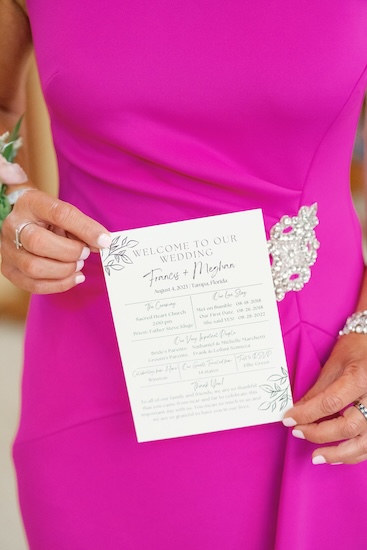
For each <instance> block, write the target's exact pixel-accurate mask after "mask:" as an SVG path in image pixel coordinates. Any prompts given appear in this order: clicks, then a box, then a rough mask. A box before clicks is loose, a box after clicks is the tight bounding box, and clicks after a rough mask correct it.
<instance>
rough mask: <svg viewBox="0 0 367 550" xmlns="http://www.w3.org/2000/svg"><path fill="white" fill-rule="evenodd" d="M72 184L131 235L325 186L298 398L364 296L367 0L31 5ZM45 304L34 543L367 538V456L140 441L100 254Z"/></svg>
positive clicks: (292, 545) (193, 545)
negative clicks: (353, 187)
mask: <svg viewBox="0 0 367 550" xmlns="http://www.w3.org/2000/svg"><path fill="white" fill-rule="evenodd" d="M27 4H28V9H29V13H30V19H31V24H32V31H33V38H34V42H35V48H36V55H37V59H38V64H39V68H40V74H41V81H42V86H43V89H44V93H45V97H46V100H47V103H48V107H49V110H50V116H51V123H52V129H53V135H54V140H55V146H56V151H57V156H58V162H59V169H60V195H61V197H62V198H63V199H64V200H66V201H70V202H71V203H73V204H75V205H76V206H78V207H79V208H81V209H82V210H83V211H84V212H86V213H87V214H89V215H90V216H92V217H94V218H95V219H97V220H98V221H100V222H102V223H103V224H105V225H106V226H107V228H108V229H110V230H121V229H127V228H132V227H138V226H145V225H151V224H159V223H164V222H171V221H176V220H183V219H188V218H194V217H200V216H208V215H212V214H219V213H224V212H232V211H237V210H244V209H250V208H258V207H261V208H262V209H263V211H264V216H265V222H266V228H267V230H269V228H270V227H271V226H272V225H273V224H274V223H275V222H276V221H277V220H278V219H279V218H280V217H281V216H282V215H283V214H289V215H295V214H297V212H298V209H299V207H300V206H301V205H311V204H313V203H314V202H317V203H318V215H319V219H320V225H319V226H318V228H317V236H318V239H319V240H320V242H321V248H320V250H319V257H318V260H317V262H316V264H315V265H314V267H313V268H312V278H311V281H310V282H309V283H308V284H307V286H306V287H305V288H304V289H303V290H302V291H301V292H300V293H289V294H288V295H287V296H286V297H285V299H284V301H282V302H281V303H280V304H279V311H280V316H281V323H282V330H283V335H284V341H285V346H286V352H287V359H288V365H289V369H290V373H291V378H292V387H293V392H294V397H295V399H299V398H300V397H301V396H302V395H303V393H304V392H305V391H306V390H307V389H308V388H309V387H310V386H311V384H312V383H313V382H314V381H315V380H316V378H317V376H318V373H319V370H320V367H321V365H322V364H323V362H324V361H325V359H326V358H327V357H328V354H329V352H330V349H331V348H332V346H333V344H334V342H335V338H336V335H337V332H338V330H339V328H340V327H341V326H342V325H343V323H344V320H345V318H346V317H347V315H348V314H349V313H351V312H352V311H353V310H354V308H355V305H356V300H357V295H358V289H359V285H360V281H361V277H362V271H363V261H362V253H361V235H360V228H359V225H358V222H357V219H356V215H355V212H354V209H353V206H352V203H351V198H350V192H349V166H350V159H351V152H352V147H353V140H354V136H355V130H356V124H357V120H358V116H359V112H360V108H361V104H362V99H363V94H364V91H365V88H366V83H367V32H366V28H367V2H366V1H365V0H323V1H321V2H320V0H299V1H297V2H295V1H294V0H270V1H269V0H251V1H250V0H230V1H229V2H224V1H223V0H210V1H208V0H182V1H181V0H126V1H121V0H109V1H108V2H104V3H102V2H100V1H99V0H88V2H80V1H79V2H75V0H60V1H57V2H50V1H49V0H28V2H27ZM84 272H85V275H86V282H85V283H84V284H83V285H80V286H78V287H77V288H75V289H73V290H72V291H70V292H67V293H65V294H62V295H54V296H35V297H34V298H33V299H32V304H31V309H30V314H29V320H28V329H27V338H26V347H25V369H24V378H23V390H22V391H23V401H22V413H21V420H20V426H19V432H18V434H17V438H16V441H15V445H14V458H15V464H16V469H17V474H18V481H19V495H20V504H21V508H22V513H23V518H24V522H25V527H26V531H27V535H28V538H29V543H30V548H31V549H32V550H51V549H52V550H100V549H101V548H104V549H108V550H110V549H111V550H116V549H123V550H139V549H141V550H142V549H146V550H172V549H175V550H188V549H190V550H199V549H200V550H201V549H203V548H207V549H211V550H215V549H218V550H223V549H226V550H273V549H275V550H294V549H297V550H310V549H312V550H314V549H317V548H334V549H342V548H343V549H344V548H356V547H359V548H361V547H364V546H365V540H366V535H365V533H364V529H363V525H364V524H365V510H366V506H367V491H366V482H367V464H366V463H364V464H359V465H356V466H329V465H320V466H313V465H312V464H311V452H312V450H313V448H314V446H313V445H311V444H310V443H308V442H305V441H301V440H298V439H295V438H293V437H292V435H291V434H290V431H289V430H287V429H286V428H284V427H283V426H282V425H281V424H280V423H277V424H273V425H268V426H259V427H255V428H246V429H238V430H232V431H227V432H221V433H213V434H206V435H200V436H195V437H186V438H181V439H176V440H169V441H161V442H154V443H146V444H137V442H136V438H135V434H134V429H133V423H132V418H131V412H130V407H129V403H128V398H127V393H126V388H125V384H124V378H123V372H122V369H121V363H120V359H119V354H118V351H117V345H116V340H115V334H114V329H113V325H112V320H111V314H110V309H109V305H108V300H107V296H106V289H105V285H104V282H103V276H102V270H101V266H100V263H99V258H98V257H97V256H96V255H94V256H93V257H92V258H90V259H89V260H88V261H87V262H86V266H85V270H84Z"/></svg>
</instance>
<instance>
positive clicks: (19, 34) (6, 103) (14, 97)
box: [0, 0, 32, 192]
mask: <svg viewBox="0 0 367 550" xmlns="http://www.w3.org/2000/svg"><path fill="white" fill-rule="evenodd" d="M0 14H1V17H0V135H1V134H3V133H4V132H5V131H6V130H11V129H12V128H14V126H15V124H16V122H17V120H19V118H20V116H21V115H22V114H23V113H24V112H25V81H26V78H27V72H28V64H29V57H30V53H31V51H32V36H31V30H30V26H29V21H28V17H27V14H26V12H25V8H24V6H22V5H21V2H20V0H19V3H18V2H16V1H15V0H0ZM17 161H18V162H19V163H20V164H21V166H23V167H24V168H25V169H27V155H26V149H25V148H24V147H23V148H21V149H20V151H19V153H18V158H17ZM26 186H27V187H30V186H31V185H30V184H29V183H27V185H26ZM20 187H22V186H19V185H18V186H17V189H19V188H20ZM10 191H12V188H11V186H10V188H9V192H10Z"/></svg>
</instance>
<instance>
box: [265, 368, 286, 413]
mask: <svg viewBox="0 0 367 550" xmlns="http://www.w3.org/2000/svg"><path fill="white" fill-rule="evenodd" d="M267 380H268V382H273V384H263V385H261V386H259V387H260V388H261V389H262V390H263V391H265V392H267V393H268V394H269V400H268V401H264V402H263V403H261V405H260V406H259V410H260V411H266V410H268V409H270V408H271V410H272V411H275V409H276V408H277V406H278V405H279V410H280V411H282V410H283V409H285V408H286V406H287V405H288V403H289V402H290V401H291V394H290V387H289V380H288V373H287V371H286V370H285V369H284V368H283V367H281V374H272V375H271V376H269V378H268V379H267Z"/></svg>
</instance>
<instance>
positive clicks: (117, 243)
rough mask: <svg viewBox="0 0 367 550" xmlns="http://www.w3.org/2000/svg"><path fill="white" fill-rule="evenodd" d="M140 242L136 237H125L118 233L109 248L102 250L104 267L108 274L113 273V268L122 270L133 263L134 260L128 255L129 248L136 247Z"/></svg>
mask: <svg viewBox="0 0 367 550" xmlns="http://www.w3.org/2000/svg"><path fill="white" fill-rule="evenodd" d="M138 244H139V242H138V241H135V240H134V239H130V240H129V239H128V237H125V238H123V236H122V235H118V236H117V237H115V238H114V239H113V240H112V243H111V245H110V248H109V249H106V250H104V251H103V252H102V257H103V267H104V270H105V272H106V273H107V275H111V269H113V270H114V271H121V270H122V269H125V267H126V265H128V264H132V263H133V261H132V259H131V258H130V256H129V255H128V249H129V248H135V246H137V245H138Z"/></svg>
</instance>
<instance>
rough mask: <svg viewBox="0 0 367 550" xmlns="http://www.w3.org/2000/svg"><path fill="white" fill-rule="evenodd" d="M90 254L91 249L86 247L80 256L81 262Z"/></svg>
mask: <svg viewBox="0 0 367 550" xmlns="http://www.w3.org/2000/svg"><path fill="white" fill-rule="evenodd" d="M89 254H90V249H89V248H88V247H87V246H85V247H84V248H83V250H82V253H81V254H80V257H79V260H86V259H87V258H88V256H89Z"/></svg>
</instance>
